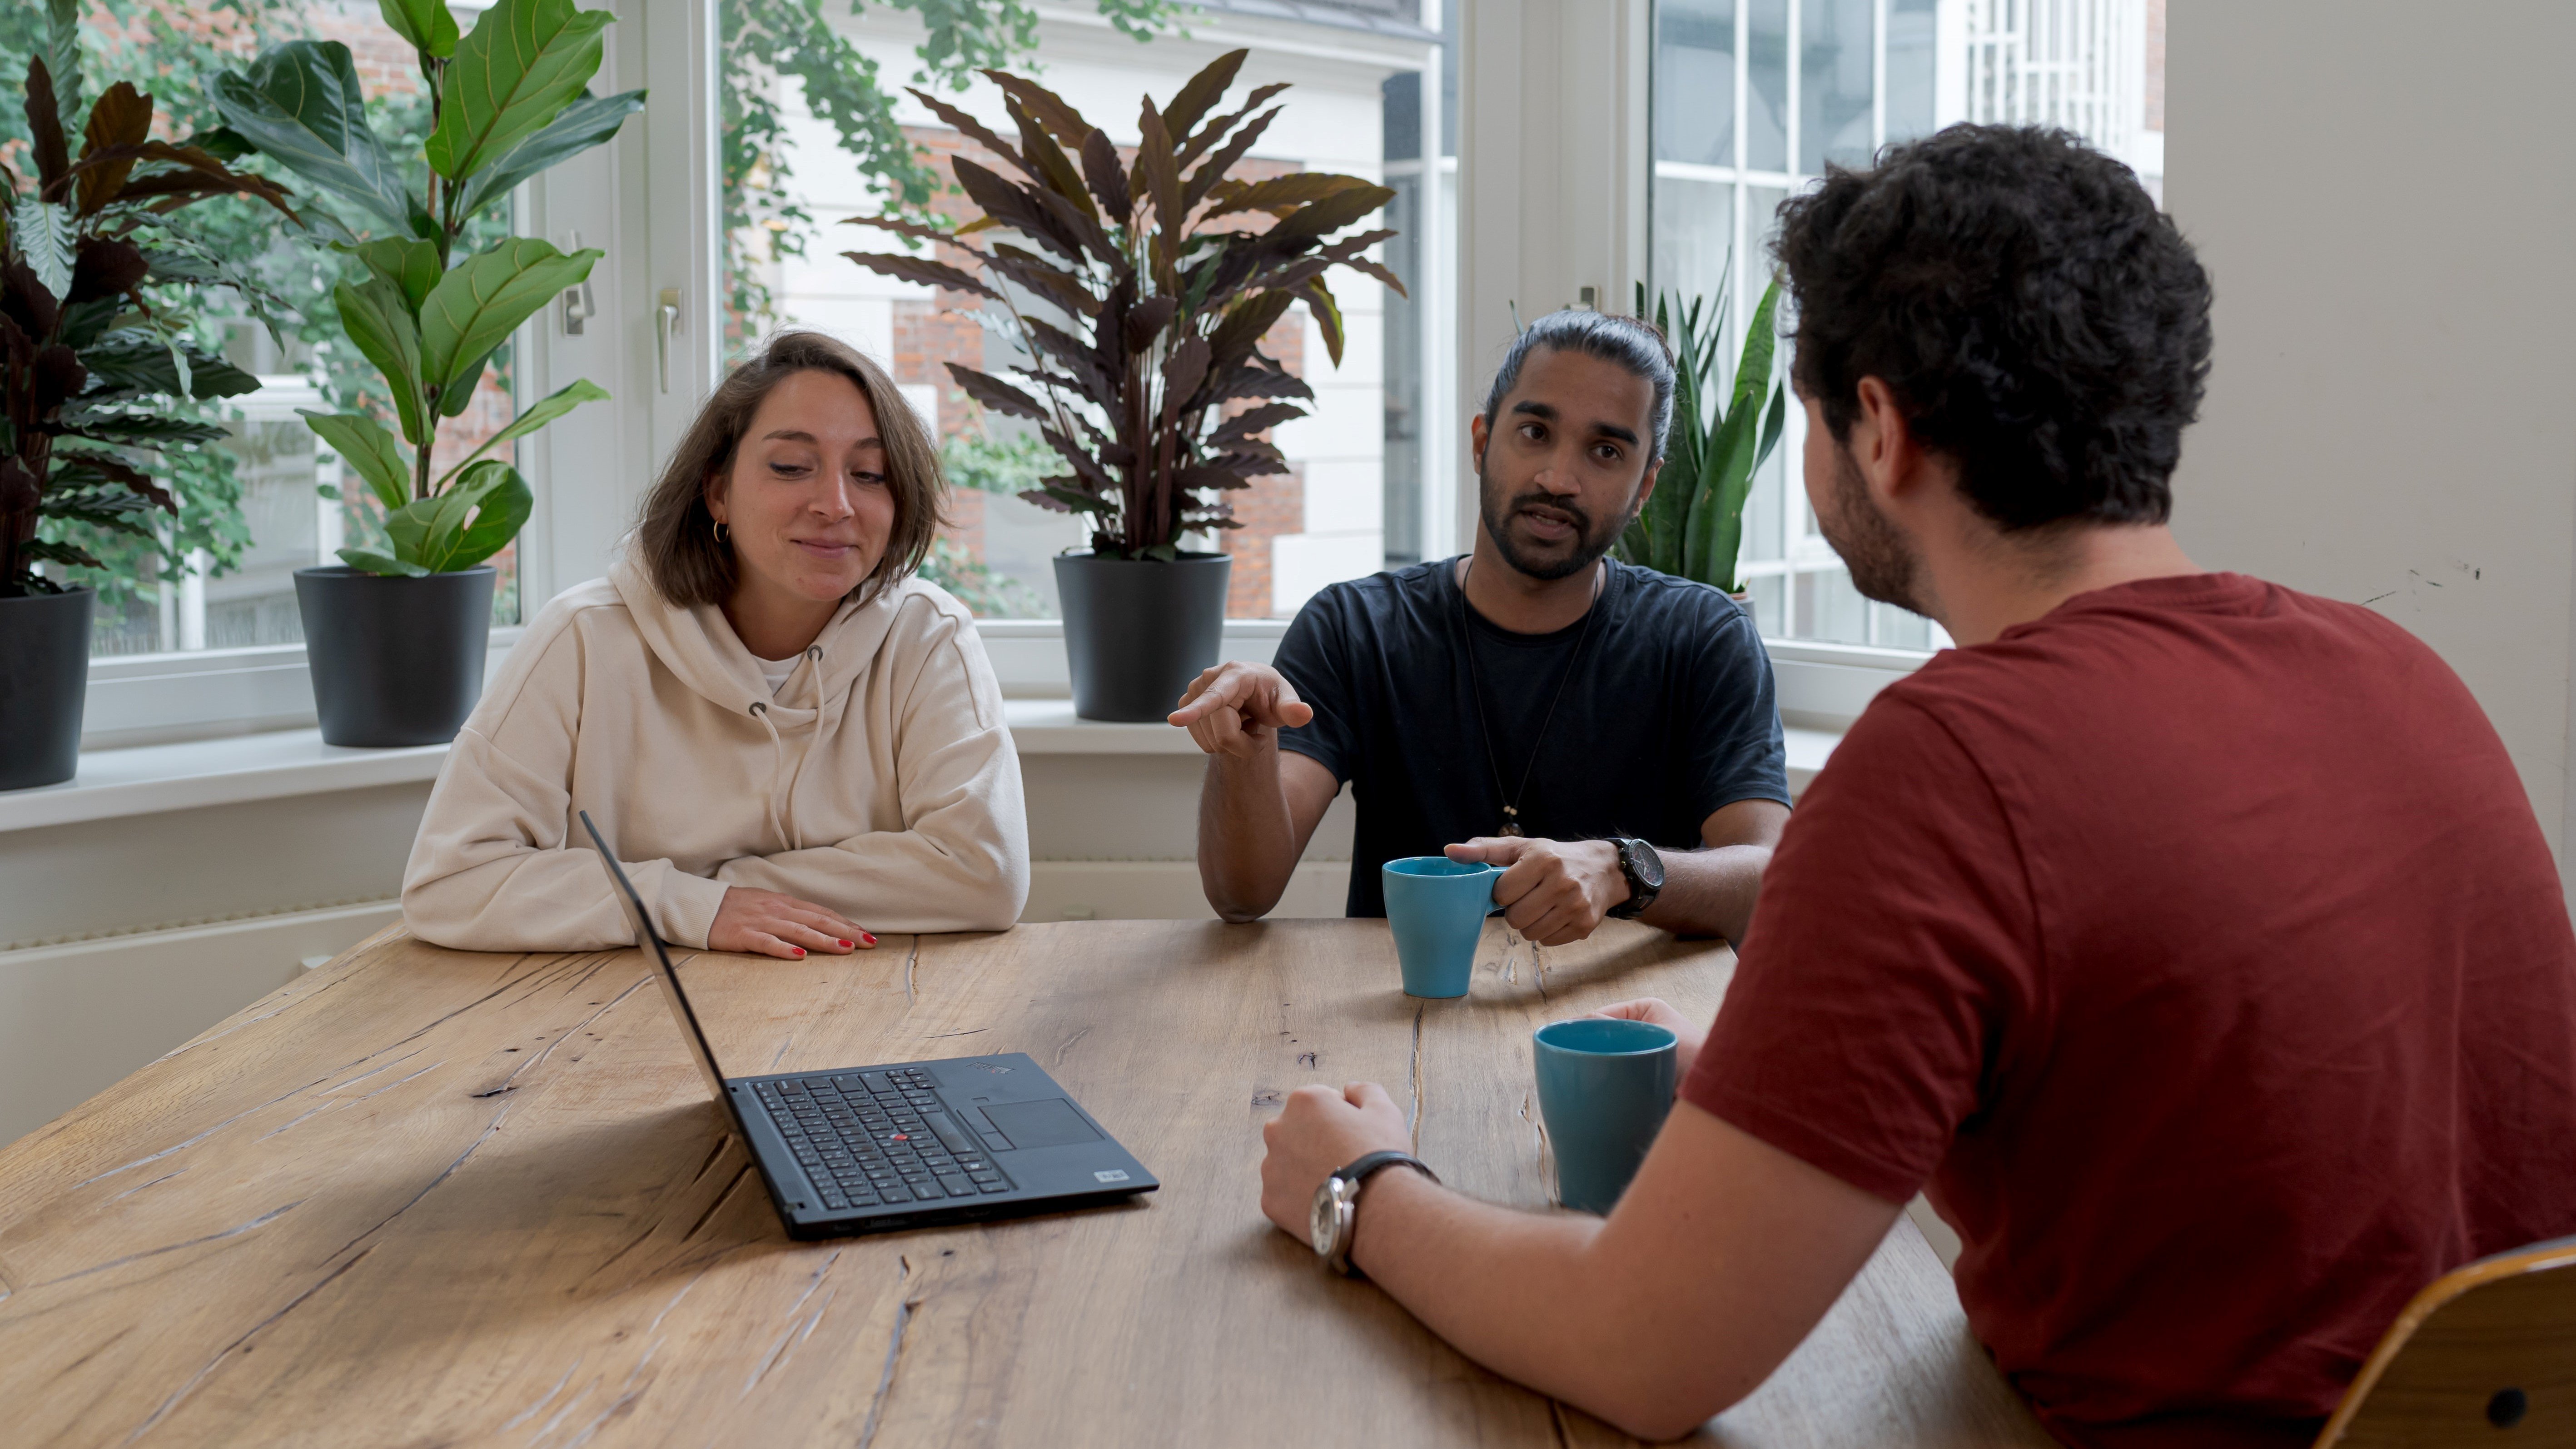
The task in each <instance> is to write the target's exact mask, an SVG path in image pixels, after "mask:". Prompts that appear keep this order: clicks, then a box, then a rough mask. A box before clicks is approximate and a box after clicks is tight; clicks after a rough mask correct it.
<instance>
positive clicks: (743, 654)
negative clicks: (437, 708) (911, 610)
mask: <svg viewBox="0 0 2576 1449" xmlns="http://www.w3.org/2000/svg"><path fill="white" fill-rule="evenodd" d="M608 581H609V583H610V584H611V585H612V586H613V587H615V589H616V590H617V597H618V598H619V599H620V600H621V601H622V602H624V604H625V605H626V612H627V614H628V615H629V616H630V617H632V618H633V619H634V621H635V632H636V633H638V634H640V635H642V636H643V638H644V644H645V647H646V648H648V649H651V650H652V651H653V656H654V657H655V658H656V659H659V660H660V661H661V662H662V667H663V668H665V669H668V670H670V671H671V674H672V676H673V677H674V678H676V679H678V680H679V681H680V682H681V683H682V684H685V685H687V686H688V687H689V688H690V689H691V690H693V691H694V692H696V693H697V694H698V695H699V696H700V697H702V698H704V699H705V700H706V701H707V702H708V703H710V704H713V705H715V706H717V707H718V708H720V709H723V710H725V711H726V712H728V713H731V714H735V715H739V716H743V717H746V718H765V719H767V720H768V721H771V722H772V723H773V727H774V728H776V729H778V730H780V731H782V732H786V733H794V732H795V731H798V730H802V729H808V728H812V727H814V726H815V725H816V724H818V723H827V722H828V718H829V716H831V715H833V714H835V713H837V705H836V702H837V701H842V700H846V699H848V698H849V697H850V694H851V690H852V687H853V686H854V685H856V684H857V683H858V682H859V680H860V679H861V678H862V677H863V676H864V675H865V674H866V673H867V672H868V669H869V667H870V666H871V665H873V664H874V663H875V662H876V656H877V651H878V649H879V648H880V647H881V646H883V645H884V643H885V640H886V635H887V633H888V632H889V631H890V630H892V629H893V627H894V616H895V611H896V610H897V609H898V608H899V607H901V605H902V601H903V599H904V597H905V595H907V594H908V593H909V592H911V587H910V584H911V581H910V580H906V581H905V582H904V583H901V584H897V585H896V586H895V587H893V588H890V589H882V590H879V591H878V592H877V594H876V595H875V596H874V597H873V598H871V599H869V600H868V601H867V602H866V603H855V602H851V601H847V600H844V601H843V602H842V604H841V607H840V610H839V612H837V613H835V614H833V616H832V622H830V623H828V624H826V625H824V626H823V632H822V633H821V634H819V635H816V636H815V639H814V642H813V644H812V645H811V646H809V647H808V648H807V649H806V651H805V661H804V662H803V663H802V664H799V665H798V666H797V667H796V672H795V673H794V674H791V675H789V676H788V679H787V683H786V685H785V686H784V687H782V688H781V689H780V690H779V691H778V695H777V697H776V698H774V699H773V698H772V697H771V696H770V693H769V681H767V680H766V679H763V678H762V677H761V674H760V662H759V660H758V658H757V657H756V656H754V655H753V654H752V652H751V650H750V649H749V648H748V647H747V646H745V645H744V643H743V642H742V639H741V637H740V636H738V635H736V634H735V633H734V631H733V625H732V624H730V623H728V622H727V621H726V619H725V616H724V610H722V609H719V608H717V607H716V606H715V605H713V604H699V605H696V606H694V607H691V608H685V609H684V608H680V607H678V606H677V605H674V604H672V603H671V602H670V601H669V600H667V599H665V598H663V597H662V592H661V590H659V589H656V588H655V587H653V581H652V580H651V579H650V578H647V577H646V576H645V574H644V571H643V570H642V569H641V568H639V567H638V566H637V565H636V564H635V562H634V560H632V559H624V558H621V559H619V560H618V561H617V563H616V565H615V566H614V567H612V568H611V569H610V570H609V571H608Z"/></svg>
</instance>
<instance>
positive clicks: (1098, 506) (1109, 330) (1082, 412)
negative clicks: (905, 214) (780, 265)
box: [844, 50, 1404, 560]
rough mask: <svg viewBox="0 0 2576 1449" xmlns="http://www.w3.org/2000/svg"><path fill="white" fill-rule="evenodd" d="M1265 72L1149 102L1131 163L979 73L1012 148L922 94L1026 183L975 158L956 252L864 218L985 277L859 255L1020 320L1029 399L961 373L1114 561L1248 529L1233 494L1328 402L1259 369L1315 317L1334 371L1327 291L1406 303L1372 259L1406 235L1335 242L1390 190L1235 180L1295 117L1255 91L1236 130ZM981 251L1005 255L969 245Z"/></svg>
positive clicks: (1320, 178) (1350, 179)
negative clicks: (1243, 88) (1278, 340)
mask: <svg viewBox="0 0 2576 1449" xmlns="http://www.w3.org/2000/svg"><path fill="white" fill-rule="evenodd" d="M1247 53H1248V52H1245V51H1241V50H1237V51H1232V52H1229V53H1228V54H1225V55H1222V56H1219V57H1217V59H1216V60H1215V61H1214V62H1212V63H1210V64H1209V65H1208V67H1207V68H1206V69H1205V70H1202V71H1200V72H1199V73H1198V74H1197V75H1196V76H1194V77H1192V78H1191V79H1190V81H1189V82H1188V83H1187V84H1185V85H1183V86H1182V87H1181V89H1180V91H1179V92H1178V93H1177V94H1175V95H1174V96H1173V97H1172V98H1171V100H1170V101H1169V102H1167V103H1165V104H1164V105H1163V106H1161V107H1159V108H1158V107H1156V106H1155V104H1154V101H1153V98H1152V97H1150V96H1149V97H1147V98H1145V101H1144V105H1143V111H1142V113H1141V115H1140V116H1139V118H1138V122H1137V126H1138V131H1139V134H1140V140H1139V142H1138V144H1137V146H1136V148H1135V155H1134V157H1133V159H1132V160H1130V159H1124V158H1122V157H1121V155H1120V151H1119V147H1118V146H1117V145H1116V144H1115V143H1114V142H1112V141H1111V140H1110V139H1109V134H1108V133H1107V132H1106V131H1103V130H1101V129H1100V128H1099V127H1097V126H1094V125H1093V124H1091V123H1090V122H1089V121H1087V120H1084V119H1083V117H1082V115H1081V114H1080V113H1079V112H1077V111H1075V110H1074V109H1073V107H1071V106H1070V105H1067V104H1066V103H1065V101H1064V100H1063V98H1062V97H1060V96H1057V95H1056V94H1055V93H1054V92H1052V91H1049V90H1047V89H1046V88H1045V87H1044V86H1041V85H1039V84H1037V83H1036V82H1035V81H1032V80H1029V79H1027V78H1025V77H1022V76H1017V75H1012V74H1010V73H1009V72H1007V71H1001V70H986V71H984V72H983V74H984V75H985V76H986V77H987V78H988V79H990V80H991V81H992V82H993V83H994V84H995V85H997V86H999V87H1001V89H1002V94H1003V108H1004V110H1005V111H1006V112H1007V113H1008V115H1009V116H1010V118H1011V122H1012V125H1013V127H1014V128H1015V130H1016V132H1017V135H1016V136H1015V137H1005V136H1003V135H1000V134H998V133H996V132H995V131H993V130H992V129H990V128H989V127H987V126H985V125H984V124H983V123H982V122H980V121H978V120H976V119H975V118H974V117H973V116H971V115H968V114H967V113H966V112H965V111H963V110H961V109H959V108H958V107H956V106H953V105H950V104H949V103H948V102H946V101H943V100H941V99H939V98H938V97H937V96H934V95H931V94H929V93H927V92H924V91H919V90H916V91H914V92H913V93H912V94H913V96H914V97H915V98H916V99H917V100H919V101H920V102H921V103H922V104H923V105H924V106H926V107H928V108H929V109H930V110H931V111H932V112H933V113H935V114H936V115H938V116H939V118H940V119H941V120H944V121H946V122H947V123H948V124H949V125H951V126H954V127H956V128H957V129H958V130H959V131H960V132H962V133H964V134H965V135H966V136H967V137H968V138H969V139H971V140H973V141H975V142H976V143H978V144H979V145H981V146H982V147H983V148H984V149H985V150H987V151H989V152H991V153H992V154H993V155H995V156H996V157H999V158H1000V159H1001V160H1002V162H1003V163H1004V164H1006V165H1007V166H1009V167H1010V168H1011V169H1012V170H1013V171H1016V172H1018V173H1019V175H1018V177H1016V178H1014V177H1005V176H1003V175H1002V174H1000V173H999V172H996V171H994V170H992V169H990V168H988V167H985V166H981V165H978V164H977V163H975V162H974V161H971V160H966V159H963V158H961V159H959V160H958V161H957V162H956V163H955V169H956V175H957V182H958V184H959V185H960V186H961V187H963V188H964V189H965V192H966V195H967V196H968V198H969V199H971V200H972V201H973V202H974V203H975V204H976V205H977V206H979V207H982V208H983V215H982V216H980V217H977V218H976V219H975V220H973V221H971V222H969V223H967V224H966V225H964V226H961V227H958V228H957V229H956V230H955V231H953V232H952V231H943V230H940V229H938V228H935V227H930V226H926V225H922V224H920V223H917V222H913V221H908V220H905V219H903V218H900V217H894V216H871V217H854V218H852V219H851V224H852V225H859V226H873V227H878V228H881V229H883V230H887V231H891V232H895V233H897V234H898V235H901V236H905V237H908V238H911V239H913V240H915V241H920V242H929V243H936V244H940V245H945V246H952V247H955V248H956V249H957V250H958V251H960V252H962V253H964V254H965V256H966V258H967V259H968V261H969V262H971V263H972V265H973V266H974V268H975V270H974V271H971V272H970V271H968V270H966V269H965V268H963V267H958V266H954V265H951V264H950V263H947V262H944V261H939V260H936V259H935V258H934V257H930V256H919V255H909V254H905V253H863V252H848V253H844V255H846V256H848V257H849V258H850V260H852V261H854V262H857V263H858V264H859V265H861V266H863V267H866V268H868V269H870V270H872V271H876V272H881V273H884V274H885V275H887V276H891V277H897V278H900V279H902V280H905V281H912V282H924V283H927V284H929V285H931V286H934V287H944V288H948V289H951V290H954V291H959V292H964V293H966V294H968V295H969V296H974V297H979V298H982V299H984V300H985V301H987V302H990V303H992V304H994V305H995V306H997V307H999V308H1000V309H1002V311H1003V313H1005V314H1007V317H1008V321H1007V323H1005V324H1002V325H1005V326H1007V328H1008V330H1009V331H1010V333H1011V334H1012V340H1013V341H1015V342H1017V343H1018V344H1019V345H1020V347H1021V349H1022V351H1023V352H1024V353H1025V354H1026V355H1027V356H1028V358H1029V359H1030V362H1029V365H1025V366H1020V367H1015V368H1012V369H1010V371H1011V372H1012V373H1013V374H1015V375H1016V376H1017V377H1018V378H1019V379H1021V381H1019V382H1014V381H1010V380H1007V379H1005V378H1002V377H997V376H994V375H993V374H991V373H988V372H984V371H980V370H978V369H975V368H971V367H965V366H962V365H960V364H957V363H954V362H952V363H949V364H948V371H949V374H950V375H951V376H952V377H954V378H955V379H956V381H957V384H958V386H959V387H961V388H963V389H965V392H966V395H967V396H968V397H971V398H973V399H974V400H975V401H977V402H979V403H981V404H983V405H984V406H985V407H986V408H989V409H991V410H992V411H994V412H998V413H1003V414H1006V415H1009V416H1012V417H1017V418H1024V419H1026V420H1028V421H1030V422H1032V423H1035V424H1036V425H1037V428H1038V435H1039V436H1040V437H1041V438H1043V439H1044V440H1045V442H1046V444H1047V446H1048V447H1049V448H1050V449H1052V450H1053V451H1054V453H1055V455H1056V456H1055V459H1054V460H1053V461H1054V462H1055V463H1056V465H1057V467H1058V469H1059V471H1057V472H1055V473H1053V474H1050V475H1049V476H1046V477H1044V478H1041V479H1039V480H1038V483H1037V486H1036V487H1034V488H1031V489H1029V490H1027V491H1026V492H1023V493H1021V494H1020V495H1019V496H1020V497H1022V498H1024V499H1027V500H1028V501H1029V502H1031V503H1035V504H1037V505H1039V506H1041V507H1044V508H1048V509H1052V510H1054V511H1056V512H1059V513H1078V514H1082V515H1085V516H1086V517H1087V518H1088V519H1089V522H1090V528H1091V547H1092V551H1093V553H1094V554H1096V555H1098V556H1100V557H1102V558H1120V559H1135V558H1157V559H1166V560H1168V559H1171V558H1173V557H1175V556H1176V555H1177V552H1178V545H1179V541H1180V538H1181V536H1182V535H1183V534H1186V533H1193V532H1199V531H1204V530H1215V529H1228V528H1239V527H1241V526H1242V525H1241V524H1240V523H1238V522H1237V521H1236V520H1235V518H1234V510H1233V505H1232V504H1231V503H1229V502H1227V501H1226V500H1225V499H1224V498H1223V497H1222V496H1221V495H1222V494H1224V493H1225V492H1228V491H1232V490H1236V489H1242V488H1248V487H1250V486H1251V482H1252V480H1253V479H1254V478H1258V477H1262V476H1264V475H1267V474H1275V473H1285V472H1287V471H1288V464H1287V460H1286V459H1285V458H1284V457H1282V456H1281V454H1280V452H1279V449H1278V447H1277V446H1276V445H1275V444H1273V443H1271V442H1270V441H1269V440H1268V439H1267V438H1265V437H1264V436H1263V434H1265V433H1267V432H1268V431H1269V430H1270V429H1272V428H1274V427H1277V426H1278V425H1279V424H1281V423H1284V422H1287V421H1289V420H1291V419H1293V418H1299V417H1303V416H1305V414H1306V411H1307V409H1306V408H1305V407H1304V406H1302V405H1301V403H1302V402H1304V401H1311V400H1312V399H1313V397H1314V392H1313V391H1312V390H1311V389H1310V388H1308V387H1307V385H1306V384H1305V382H1303V381H1302V380H1300V379H1299V378H1298V377H1297V376H1296V375H1295V374H1293V373H1291V372H1289V371H1288V370H1287V368H1285V367H1283V366H1281V365H1280V364H1279V363H1278V362H1277V361H1276V360H1274V359H1272V358H1270V357H1268V356H1266V355H1264V354H1263V353H1262V351H1261V347H1260V343H1261V337H1262V334H1264V333H1266V332H1268V331H1269V330H1270V327H1271V324H1273V323H1275V322H1277V321H1278V320H1279V319H1280V318H1281V317H1282V316H1284V315H1285V314H1286V313H1287V311H1288V309H1289V308H1290V307H1291V306H1293V305H1295V304H1296V303H1298V302H1304V303H1305V304H1306V306H1307V308H1308V310H1309V311H1311V312H1312V313H1313V315H1314V318H1315V322H1316V325H1317V327H1318V328H1319V329H1320V330H1321V331H1322V333H1323V337H1324V347H1325V350H1326V351H1327V352H1328V353H1330V354H1331V356H1332V359H1333V361H1334V363H1335V364H1336V365H1338V364H1339V363H1340V362H1341V358H1342V342H1343V332H1342V314H1341V307H1340V305H1339V304H1338V303H1337V302H1336V301H1335V300H1334V298H1333V293H1332V289H1331V288H1330V287H1329V286H1328V285H1326V282H1325V274H1326V273H1327V272H1329V271H1331V270H1332V269H1333V268H1335V267H1343V268H1348V269H1350V270H1352V271H1356V272H1361V273H1364V274H1366V275H1368V276H1371V277H1375V278H1376V279H1378V280H1379V281H1381V282H1384V283H1385V284H1386V285H1388V286H1389V287H1392V288H1394V289H1395V290H1396V291H1397V292H1398V293H1399V294H1401V293H1402V292H1403V291H1404V284H1403V283H1402V282H1401V281H1399V280H1397V278H1396V276H1395V274H1394V273H1393V272H1391V271H1388V270H1387V269H1386V268H1385V267H1384V266H1383V265H1381V264H1379V263H1378V262H1376V261H1374V260H1372V259H1370V258H1369V257H1368V256H1367V255H1366V253H1367V251H1368V249H1369V248H1370V247H1373V246H1375V245H1377V244H1378V243H1380V242H1382V241H1385V240H1387V239H1388V238H1389V237H1392V236H1394V235H1395V233H1394V232H1391V231H1370V232H1363V233H1360V234H1358V235H1353V236H1343V237H1340V239H1338V240H1331V239H1329V238H1333V237H1335V236H1336V235H1337V234H1339V233H1341V232H1343V231H1345V230H1346V229H1347V228H1349V227H1351V226H1353V225H1354V224H1356V223H1357V222H1359V221H1360V220H1361V219H1362V218H1363V217H1366V216H1368V215H1369V214H1370V213H1372V212H1375V211H1377V210H1378V209H1379V208H1381V207H1383V206H1385V205H1386V203H1387V202H1388V201H1390V200H1392V199H1393V198H1394V196H1395V193H1394V192H1393V191H1391V190H1389V189H1388V188H1386V187H1383V186H1379V185H1376V184H1375V183H1372V182H1369V181H1364V180H1362V179H1360V178H1359V177H1356V176H1338V175H1333V174H1330V173H1325V172H1313V171H1303V172H1296V173H1293V174H1290V175H1286V176H1279V177H1273V178H1271V179H1268V180H1259V181H1254V180H1246V179H1243V178H1240V177H1237V176H1235V175H1234V174H1233V173H1234V171H1235V170H1236V168H1237V167H1238V166H1239V165H1241V164H1242V162H1243V160H1244V158H1245V157H1246V156H1247V155H1249V154H1250V153H1251V150H1252V148H1253V146H1254V144H1255V143H1257V142H1258V141H1259V140H1260V139H1261V136H1262V133H1263V132H1264V131H1265V130H1267V129H1268V128H1269V126H1270V123H1271V122H1272V121H1273V120H1275V119H1277V117H1278V115H1279V112H1280V109H1281V108H1280V107H1277V106H1271V107H1270V108H1269V109H1267V110H1264V109H1263V107H1264V106H1265V105H1268V103H1269V102H1270V101H1271V100H1272V99H1273V98H1274V97H1276V96H1277V95H1278V94H1279V93H1280V92H1281V91H1283V90H1286V89H1287V86H1286V85H1285V84H1272V85H1265V86H1261V87H1258V88H1256V89H1254V90H1253V91H1252V92H1251V94H1250V95H1249V96H1248V97H1247V98H1246V99H1245V102H1244V104H1243V105H1242V106H1240V107H1239V108H1237V109H1235V110H1232V111H1223V112H1220V111H1219V110H1218V108H1217V107H1218V102H1219V101H1221V100H1222V99H1223V98H1224V96H1225V93H1226V90H1227V88H1228V87H1230V86H1231V85H1232V84H1233V83H1234V77H1235V73H1236V72H1237V71H1238V70H1240V69H1241V68H1242V65H1243V61H1244V57H1245V56H1246V54H1247ZM1256 217H1258V218H1265V219H1266V224H1256V223H1255V218H1256ZM981 233H991V234H992V237H991V239H989V240H982V239H979V240H970V238H975V237H977V236H978V234H981ZM1003 237H1009V238H1011V240H1003V239H1001V238H1003ZM1059 323H1061V325H1059ZM1022 383H1026V384H1029V386H1023V385H1022ZM1234 404H1248V405H1249V406H1244V407H1239V408H1238V407H1234V406H1232V405H1234Z"/></svg>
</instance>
